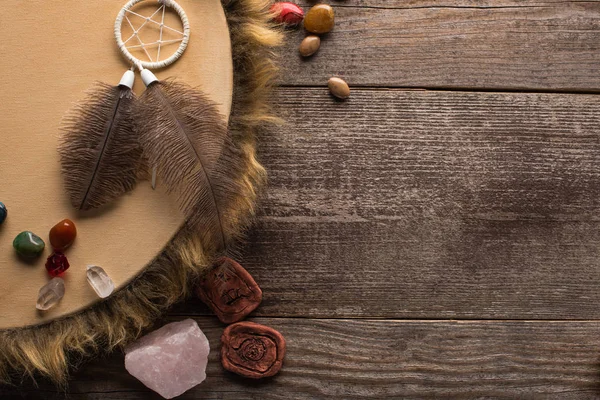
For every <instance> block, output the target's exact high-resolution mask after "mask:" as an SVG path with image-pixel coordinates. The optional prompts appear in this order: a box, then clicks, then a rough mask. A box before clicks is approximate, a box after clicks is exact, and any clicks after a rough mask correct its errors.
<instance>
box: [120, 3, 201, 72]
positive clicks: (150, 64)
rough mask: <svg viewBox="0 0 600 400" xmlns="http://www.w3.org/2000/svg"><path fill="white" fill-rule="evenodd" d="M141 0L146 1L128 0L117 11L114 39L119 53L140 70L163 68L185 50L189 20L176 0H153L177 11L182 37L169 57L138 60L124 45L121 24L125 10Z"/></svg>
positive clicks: (188, 34) (187, 40) (188, 35)
mask: <svg viewBox="0 0 600 400" xmlns="http://www.w3.org/2000/svg"><path fill="white" fill-rule="evenodd" d="M142 1H146V0H130V1H129V2H128V3H127V4H125V5H124V6H123V8H122V9H121V11H119V14H118V15H117V19H116V21H115V39H116V41H117V46H119V49H120V50H121V53H123V55H124V56H125V58H127V59H128V60H129V61H131V62H132V63H133V64H134V65H135V66H136V67H137V68H139V69H140V70H141V69H142V68H147V69H160V68H164V67H166V66H168V65H171V64H173V63H174V62H175V61H177V60H178V59H179V57H181V55H182V54H183V52H184V51H185V49H186V47H187V45H188V42H189V40H190V22H189V21H188V17H187V15H186V13H185V11H184V10H183V8H181V6H180V5H179V4H177V2H175V1H174V0H155V1H157V2H158V3H159V4H163V5H164V6H165V7H170V8H172V9H173V10H174V11H175V12H176V13H177V15H179V18H180V19H181V23H182V24H183V38H182V40H181V43H180V44H179V48H178V49H177V51H176V52H175V53H173V54H172V55H171V56H170V57H169V58H167V59H165V60H162V61H142V60H139V59H138V58H136V57H134V56H133V55H132V54H131V53H130V52H129V50H128V49H127V47H126V46H125V43H124V42H123V38H122V36H121V26H122V24H123V19H124V18H125V14H126V13H127V11H128V10H130V9H131V8H132V7H133V6H135V5H136V4H138V3H141V2H142Z"/></svg>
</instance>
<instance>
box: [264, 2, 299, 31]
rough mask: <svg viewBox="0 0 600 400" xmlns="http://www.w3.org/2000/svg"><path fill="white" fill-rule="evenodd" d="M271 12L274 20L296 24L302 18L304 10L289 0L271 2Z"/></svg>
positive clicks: (291, 24)
mask: <svg viewBox="0 0 600 400" xmlns="http://www.w3.org/2000/svg"><path fill="white" fill-rule="evenodd" d="M271 14H272V15H273V19H274V20H275V21H276V22H279V23H280V24H285V25H289V26H296V25H298V24H299V23H300V22H302V20H303V19H304V11H302V9H301V8H300V7H298V6H297V5H296V4H294V3H291V2H289V1H279V2H277V3H273V5H272V6H271Z"/></svg>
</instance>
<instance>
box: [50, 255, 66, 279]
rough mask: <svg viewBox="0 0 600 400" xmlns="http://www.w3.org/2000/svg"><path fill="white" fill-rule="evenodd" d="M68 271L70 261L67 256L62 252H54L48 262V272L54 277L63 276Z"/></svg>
mask: <svg viewBox="0 0 600 400" xmlns="http://www.w3.org/2000/svg"><path fill="white" fill-rule="evenodd" d="M67 269H69V260H67V256H65V255H64V254H63V253H61V252H60V251H56V252H54V253H53V254H52V255H51V256H50V257H48V259H47V260H46V271H48V273H49V274H50V276H52V277H54V276H59V275H61V274H62V273H63V272H65V271H66V270H67Z"/></svg>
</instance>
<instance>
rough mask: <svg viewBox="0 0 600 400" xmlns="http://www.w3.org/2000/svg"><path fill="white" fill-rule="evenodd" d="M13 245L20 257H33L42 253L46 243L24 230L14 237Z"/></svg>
mask: <svg viewBox="0 0 600 400" xmlns="http://www.w3.org/2000/svg"><path fill="white" fill-rule="evenodd" d="M13 247H14V248H15V250H16V251H17V254H19V255H20V256H21V257H25V258H34V257H38V256H39V255H40V254H42V252H43V251H44V247H46V243H44V241H43V240H42V238H41V237H39V236H38V235H36V234H35V233H33V232H30V231H24V232H21V233H19V234H18V235H17V236H16V237H15V239H14V240H13Z"/></svg>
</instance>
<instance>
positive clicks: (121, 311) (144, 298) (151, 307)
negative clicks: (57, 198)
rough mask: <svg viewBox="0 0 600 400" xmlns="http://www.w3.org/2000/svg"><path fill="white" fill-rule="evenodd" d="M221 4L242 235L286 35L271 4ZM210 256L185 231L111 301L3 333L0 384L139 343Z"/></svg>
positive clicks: (261, 0)
mask: <svg viewBox="0 0 600 400" xmlns="http://www.w3.org/2000/svg"><path fill="white" fill-rule="evenodd" d="M223 3H224V7H225V10H226V13H227V19H228V22H229V27H230V34H231V40H232V46H233V55H234V68H235V85H234V86H235V90H234V96H233V110H232V115H231V120H230V129H231V130H232V132H233V137H234V140H235V141H236V143H237V144H238V145H239V147H240V148H241V149H242V150H243V153H244V160H245V161H244V164H245V168H246V169H245V173H244V174H243V175H242V176H240V182H239V183H240V185H241V187H242V190H240V193H239V194H238V196H237V199H236V201H235V207H234V210H233V211H234V212H235V218H236V219H237V220H238V221H239V222H240V230H241V229H242V228H243V226H244V225H246V223H247V222H248V221H249V220H250V219H251V217H252V216H253V215H254V211H255V206H256V199H257V194H258V191H259V189H260V187H261V186H262V185H263V183H264V182H265V178H266V174H265V170H264V168H263V167H262V166H261V165H260V164H259V163H258V161H257V160H256V149H255V141H256V133H257V130H258V129H259V128H260V127H261V126H262V125H263V124H264V123H265V122H273V121H275V120H276V119H275V118H274V117H273V116H272V115H271V112H270V109H269V106H268V99H269V94H270V90H271V88H272V85H273V81H274V77H275V76H276V73H277V67H276V64H275V62H274V56H273V53H272V48H273V47H274V46H277V45H278V44H279V43H280V41H281V33H280V32H278V31H277V30H275V29H274V28H273V27H272V26H271V24H270V22H269V20H270V18H269V14H268V8H269V6H270V4H271V3H270V1H269V0H230V1H227V0H223ZM209 258H210V257H209V255H206V254H204V253H203V251H202V247H201V244H200V242H199V239H198V238H197V237H196V236H195V235H193V234H190V233H189V232H187V231H181V232H179V233H178V235H177V236H176V238H175V239H173V241H172V242H171V243H170V244H169V245H168V246H167V248H166V249H165V251H164V252H163V253H162V254H161V255H159V256H158V257H157V258H156V259H155V260H154V261H153V262H152V263H151V264H150V265H149V266H148V267H147V268H146V270H145V272H143V273H142V274H141V275H140V276H139V277H138V278H137V279H135V280H134V281H133V282H131V283H130V284H129V285H128V286H127V287H125V288H124V289H122V290H120V291H118V292H117V293H115V294H114V295H113V296H112V297H110V298H109V299H108V300H106V301H103V302H100V303H98V304H97V305H95V306H93V307H91V308H89V309H87V310H85V311H83V312H81V313H78V314H74V315H71V316H68V317H65V318H63V319H59V320H55V321H52V322H49V323H46V324H43V325H39V326H34V327H28V328H22V329H15V330H6V331H1V332H0V382H4V383H11V382H12V383H15V382H18V381H19V380H20V379H24V378H27V377H29V378H32V379H35V378H36V377H38V376H42V377H47V378H50V379H52V380H53V381H54V382H56V383H57V384H58V385H65V384H66V382H67V378H68V372H69V369H70V368H72V367H73V366H74V365H76V364H77V363H78V362H80V361H82V360H85V359H86V358H89V357H92V356H94V355H97V354H98V353H100V352H104V351H111V350H114V349H116V348H121V347H122V346H124V345H125V344H127V343H129V342H131V341H132V340H134V339H136V338H137V337H138V336H139V335H140V333H141V332H142V331H143V330H144V329H145V328H147V327H148V326H150V325H151V324H152V322H153V321H154V320H155V319H156V318H158V317H159V316H161V315H162V314H163V313H164V312H165V311H166V310H167V309H168V308H169V307H170V306H172V305H173V304H174V303H176V302H178V301H180V300H182V299H183V298H185V297H186V296H187V295H188V294H190V291H191V287H192V285H193V284H194V282H195V280H196V279H197V277H198V276H199V275H200V274H201V273H202V272H203V271H204V270H205V269H206V267H207V260H208V259H209Z"/></svg>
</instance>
